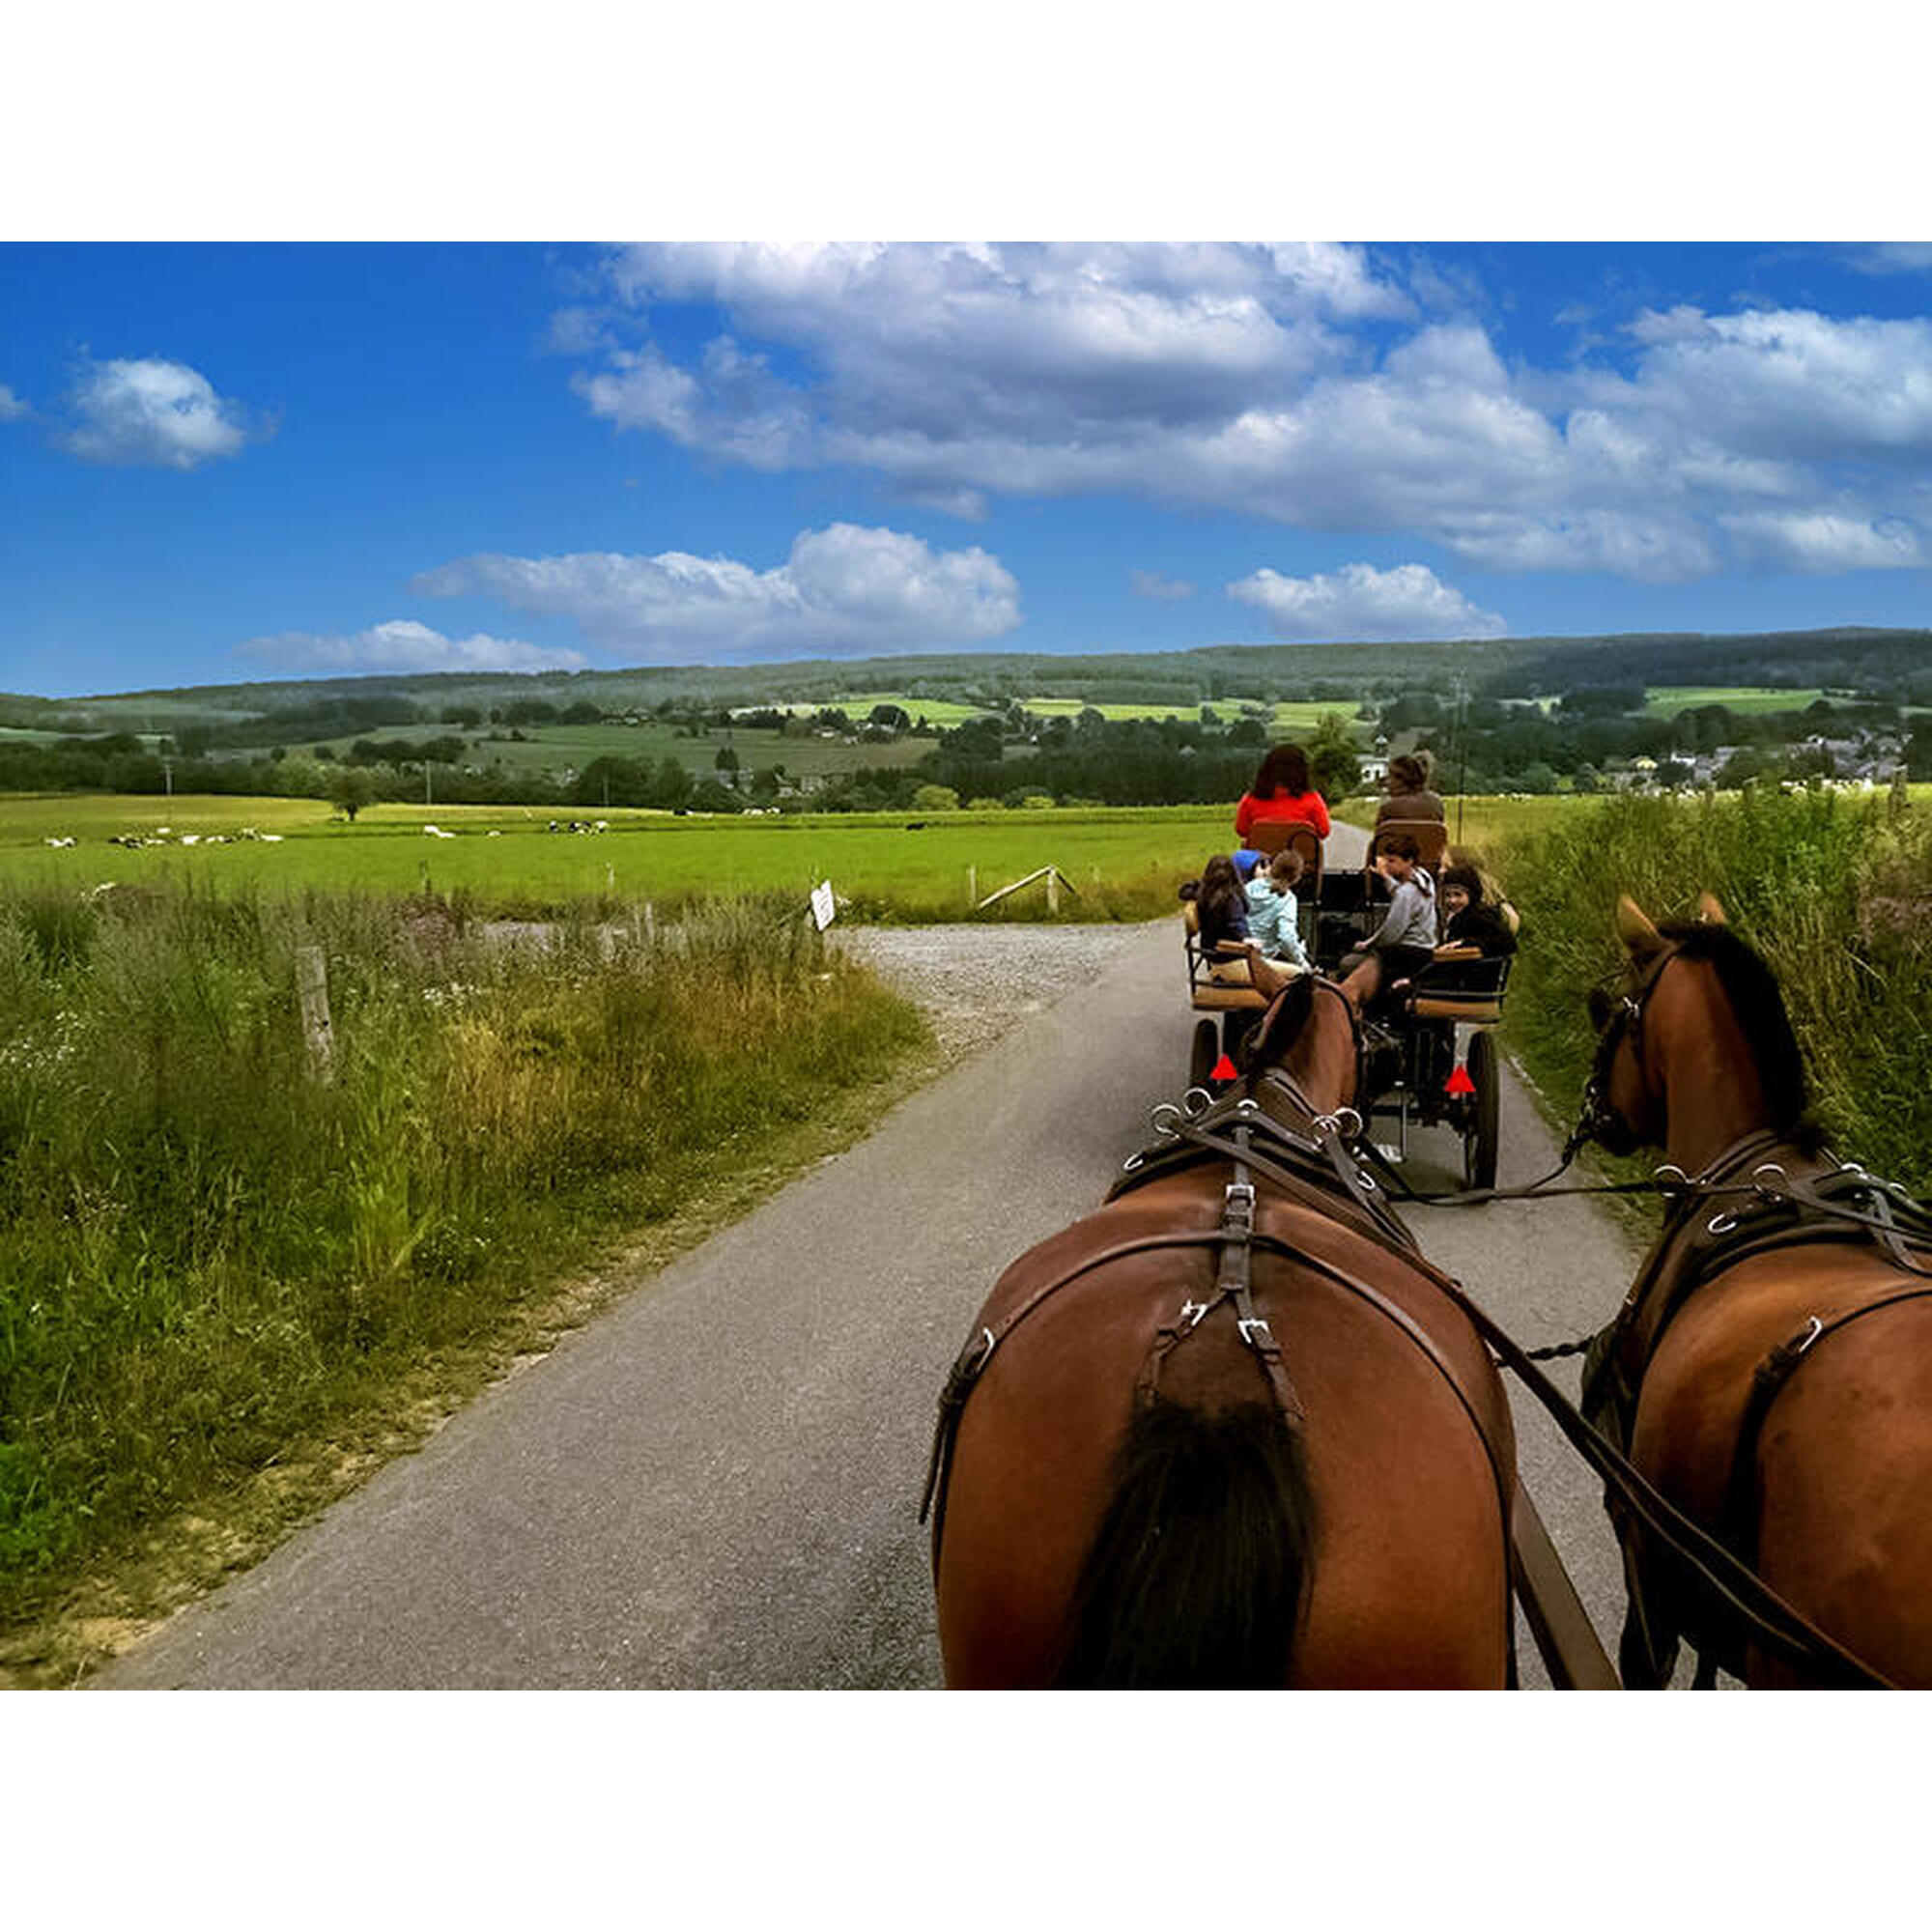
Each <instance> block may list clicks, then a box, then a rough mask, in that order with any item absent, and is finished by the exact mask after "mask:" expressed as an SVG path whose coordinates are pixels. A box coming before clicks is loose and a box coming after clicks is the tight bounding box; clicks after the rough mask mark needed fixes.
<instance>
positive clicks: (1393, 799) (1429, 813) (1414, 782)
mask: <svg viewBox="0 0 1932 1932" xmlns="http://www.w3.org/2000/svg"><path fill="white" fill-rule="evenodd" d="M1428 759H1429V753H1427V752H1422V753H1416V754H1414V755H1413V756H1411V755H1410V754H1409V753H1406V752H1405V753H1403V754H1402V756H1401V757H1399V758H1391V759H1390V760H1389V766H1388V776H1387V777H1386V778H1385V779H1384V780H1383V781H1382V785H1383V788H1384V789H1385V790H1386V791H1387V793H1388V796H1387V797H1386V798H1385V799H1383V800H1382V802H1381V803H1380V804H1379V805H1378V806H1377V807H1376V824H1377V825H1378V826H1379V825H1380V824H1381V823H1382V822H1383V820H1385V819H1390V818H1408V819H1415V818H1432V819H1434V820H1435V823H1436V824H1437V825H1446V824H1447V823H1448V820H1449V811H1448V808H1447V807H1446V806H1445V805H1444V804H1443V803H1442V800H1441V797H1440V796H1439V795H1438V794H1437V793H1435V792H1433V791H1431V790H1430V788H1429V763H1428ZM1372 836H1373V835H1372Z"/></svg>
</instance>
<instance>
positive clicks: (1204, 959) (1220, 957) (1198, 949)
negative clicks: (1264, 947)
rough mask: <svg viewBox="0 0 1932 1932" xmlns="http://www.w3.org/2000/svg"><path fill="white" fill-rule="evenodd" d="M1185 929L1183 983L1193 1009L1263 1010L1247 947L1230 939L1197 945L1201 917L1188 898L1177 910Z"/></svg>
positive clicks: (1263, 997)
mask: <svg viewBox="0 0 1932 1932" xmlns="http://www.w3.org/2000/svg"><path fill="white" fill-rule="evenodd" d="M1180 917H1181V923H1183V924H1184V925H1185V926H1186V928H1187V940H1186V944H1187V983H1188V988H1189V990H1190V991H1191V992H1192V993H1193V996H1194V1006H1195V1009H1196V1010H1197V1011H1200V1012H1204V1013H1247V1012H1254V1013H1260V1012H1265V1011H1266V1010H1267V1005H1268V998H1267V995H1266V994H1265V993H1264V992H1263V991H1261V989H1260V988H1259V987H1258V986H1256V985H1255V983H1254V979H1253V976H1252V975H1251V974H1250V973H1249V971H1248V953H1247V949H1246V948H1245V947H1242V946H1237V945H1236V944H1235V943H1234V942H1232V941H1231V940H1225V939H1223V940H1219V941H1217V942H1216V943H1215V944H1214V945H1213V946H1212V947H1204V946H1203V945H1202V944H1201V918H1200V915H1199V914H1198V913H1197V912H1196V911H1195V909H1194V902H1193V900H1192V899H1189V900H1188V901H1187V902H1186V903H1185V904H1184V905H1183V906H1182V907H1181V909H1180Z"/></svg>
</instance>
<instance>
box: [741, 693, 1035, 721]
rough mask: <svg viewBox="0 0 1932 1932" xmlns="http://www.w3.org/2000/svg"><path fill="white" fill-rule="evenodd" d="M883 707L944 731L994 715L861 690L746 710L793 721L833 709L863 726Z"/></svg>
mask: <svg viewBox="0 0 1932 1932" xmlns="http://www.w3.org/2000/svg"><path fill="white" fill-rule="evenodd" d="M881 704H896V705H897V706H898V708H899V709H900V710H901V711H903V712H904V713H905V714H906V716H907V717H908V718H910V719H912V720H913V721H914V722H915V723H917V722H918V721H919V720H920V719H922V718H923V719H924V720H925V722H926V723H927V724H928V725H937V726H938V727H939V728H940V729H941V730H943V731H951V730H952V729H953V728H954V727H955V726H956V725H964V724H965V723H966V722H967V720H968V719H970V718H990V717H993V716H995V715H996V714H995V712H994V711H993V709H992V707H991V706H990V705H985V704H965V703H962V702H960V701H959V699H957V698H953V697H915V696H912V694H911V693H910V692H904V691H862V692H858V693H855V694H854V695H853V696H849V697H834V698H827V699H825V700H823V701H822V704H821V703H813V704H804V703H797V704H775V705H771V706H764V705H748V706H745V707H742V708H744V709H747V710H753V711H759V710H765V709H770V710H774V711H783V712H787V713H789V714H790V715H791V716H792V717H794V718H810V716H811V714H812V713H813V712H814V711H817V710H820V709H830V710H838V711H842V712H844V714H845V715H846V717H848V718H849V719H851V720H852V722H853V723H854V724H855V725H863V724H864V723H865V722H866V720H867V718H868V717H870V716H871V714H872V711H873V709H874V707H876V706H878V705H881Z"/></svg>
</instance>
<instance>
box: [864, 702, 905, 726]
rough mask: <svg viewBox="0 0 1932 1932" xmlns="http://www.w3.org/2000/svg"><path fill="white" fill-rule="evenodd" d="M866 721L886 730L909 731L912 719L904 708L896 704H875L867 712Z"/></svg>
mask: <svg viewBox="0 0 1932 1932" xmlns="http://www.w3.org/2000/svg"><path fill="white" fill-rule="evenodd" d="M866 723H867V724H868V725H878V726H879V727H880V728H881V729H883V730H887V731H910V730H911V729H912V719H911V718H910V717H909V716H908V715H907V713H906V711H905V710H904V708H903V707H902V706H900V705H897V704H875V705H873V706H872V708H871V710H870V711H869V712H867V716H866Z"/></svg>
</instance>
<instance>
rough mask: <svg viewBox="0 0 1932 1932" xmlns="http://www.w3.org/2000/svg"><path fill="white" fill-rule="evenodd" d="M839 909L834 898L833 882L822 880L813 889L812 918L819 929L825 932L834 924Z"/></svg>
mask: <svg viewBox="0 0 1932 1932" xmlns="http://www.w3.org/2000/svg"><path fill="white" fill-rule="evenodd" d="M836 911H837V907H836V906H835V905H834V903H833V898H832V881H831V880H830V879H824V880H821V881H820V882H819V883H818V884H817V885H815V886H813V887H812V889H811V916H812V918H813V919H814V920H816V921H817V922H818V929H819V931H820V932H823V931H824V930H825V928H826V927H827V926H828V925H830V924H831V923H832V920H833V915H834V913H835V912H836Z"/></svg>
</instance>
